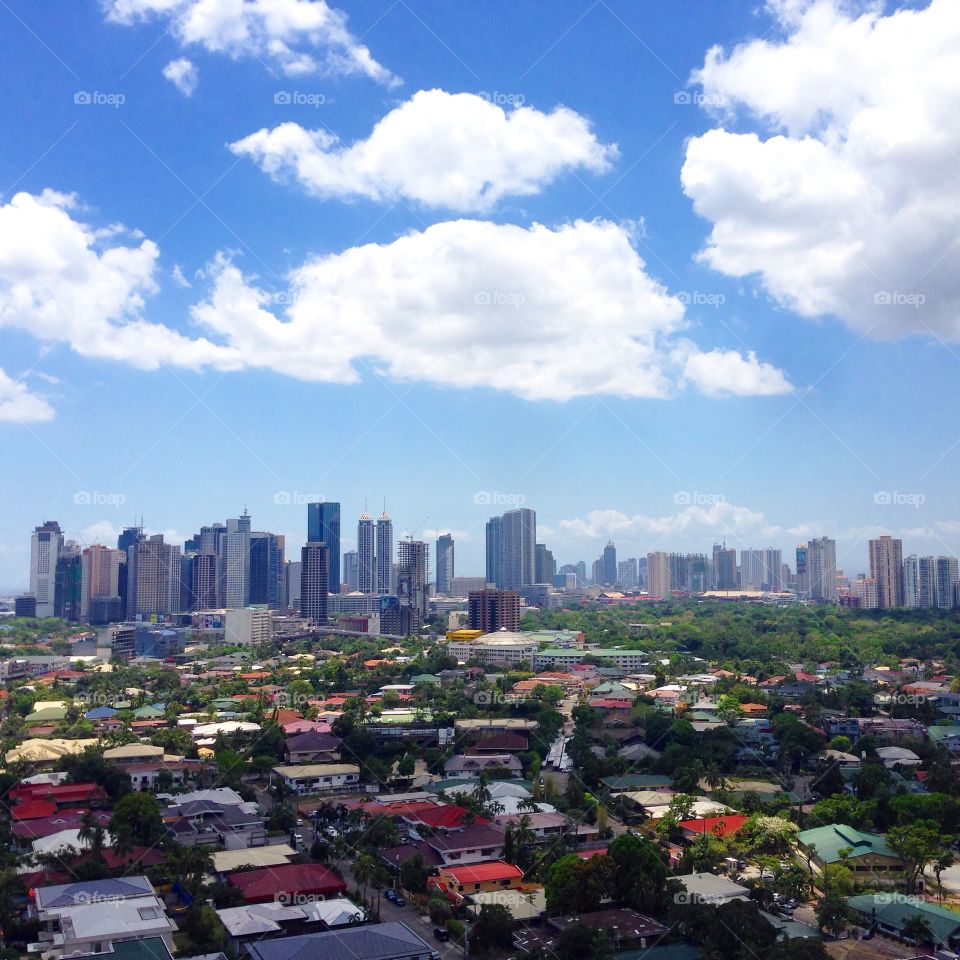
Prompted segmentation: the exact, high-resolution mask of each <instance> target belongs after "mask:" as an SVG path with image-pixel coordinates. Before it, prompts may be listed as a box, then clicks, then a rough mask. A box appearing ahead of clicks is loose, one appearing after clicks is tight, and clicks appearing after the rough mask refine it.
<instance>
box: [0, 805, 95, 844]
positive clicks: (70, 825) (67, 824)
mask: <svg viewBox="0 0 960 960" xmlns="http://www.w3.org/2000/svg"><path fill="white" fill-rule="evenodd" d="M85 813H90V814H91V815H92V816H93V818H94V820H96V821H97V822H98V823H100V824H101V825H102V826H103V827H106V826H107V824H108V823H109V822H110V817H111V813H110V811H109V810H89V811H88V810H86V809H84V808H82V807H80V808H74V809H71V810H64V811H62V812H60V813H54V814H53V815H52V816H49V817H42V818H41V819H39V820H20V821H17V822H15V823H14V824H13V835H14V836H15V837H18V838H20V839H24V840H36V839H37V838H39V837H49V836H50V835H51V834H54V833H59V832H60V831H61V830H79V829H80V827H82V826H83V815H84V814H85Z"/></svg>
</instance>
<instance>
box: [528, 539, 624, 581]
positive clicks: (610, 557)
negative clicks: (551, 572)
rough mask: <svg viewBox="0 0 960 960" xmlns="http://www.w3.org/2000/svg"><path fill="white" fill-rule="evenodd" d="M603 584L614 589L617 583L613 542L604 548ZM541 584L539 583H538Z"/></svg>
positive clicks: (609, 541) (615, 553)
mask: <svg viewBox="0 0 960 960" xmlns="http://www.w3.org/2000/svg"><path fill="white" fill-rule="evenodd" d="M601 559H602V560H603V584H604V586H608V587H612V586H615V585H616V583H617V548H616V547H615V546H614V544H613V541H612V540H608V541H607V545H606V546H605V547H604V548H603V556H602V558H601ZM538 582H539V581H538Z"/></svg>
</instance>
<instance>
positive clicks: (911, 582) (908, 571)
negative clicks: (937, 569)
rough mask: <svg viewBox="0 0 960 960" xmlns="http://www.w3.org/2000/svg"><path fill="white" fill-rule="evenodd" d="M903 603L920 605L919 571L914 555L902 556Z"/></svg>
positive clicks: (911, 605) (908, 605)
mask: <svg viewBox="0 0 960 960" xmlns="http://www.w3.org/2000/svg"><path fill="white" fill-rule="evenodd" d="M903 605H904V606H905V607H919V606H920V573H919V568H918V566H917V558H916V556H909V557H904V558H903Z"/></svg>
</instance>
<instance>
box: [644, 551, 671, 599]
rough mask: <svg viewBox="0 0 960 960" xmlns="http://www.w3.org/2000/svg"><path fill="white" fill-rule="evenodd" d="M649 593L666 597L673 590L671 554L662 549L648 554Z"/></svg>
mask: <svg viewBox="0 0 960 960" xmlns="http://www.w3.org/2000/svg"><path fill="white" fill-rule="evenodd" d="M647 585H648V586H647V593H649V594H650V596H651V597H657V598H659V599H664V598H666V597H669V596H670V594H671V593H672V592H673V584H672V583H671V582H670V555H669V554H667V553H664V552H663V551H662V550H657V551H655V552H654V553H648V554H647Z"/></svg>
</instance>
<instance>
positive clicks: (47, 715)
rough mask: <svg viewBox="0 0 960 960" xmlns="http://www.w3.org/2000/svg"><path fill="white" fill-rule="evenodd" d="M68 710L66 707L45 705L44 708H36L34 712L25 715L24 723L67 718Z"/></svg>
mask: <svg viewBox="0 0 960 960" xmlns="http://www.w3.org/2000/svg"><path fill="white" fill-rule="evenodd" d="M66 717H67V711H66V708H65V707H44V708H43V709H42V710H34V711H33V713H31V714H29V715H28V716H26V717H24V719H23V722H24V723H28V724H29V723H45V722H48V721H52V722H58V721H60V720H65V719H66Z"/></svg>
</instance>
